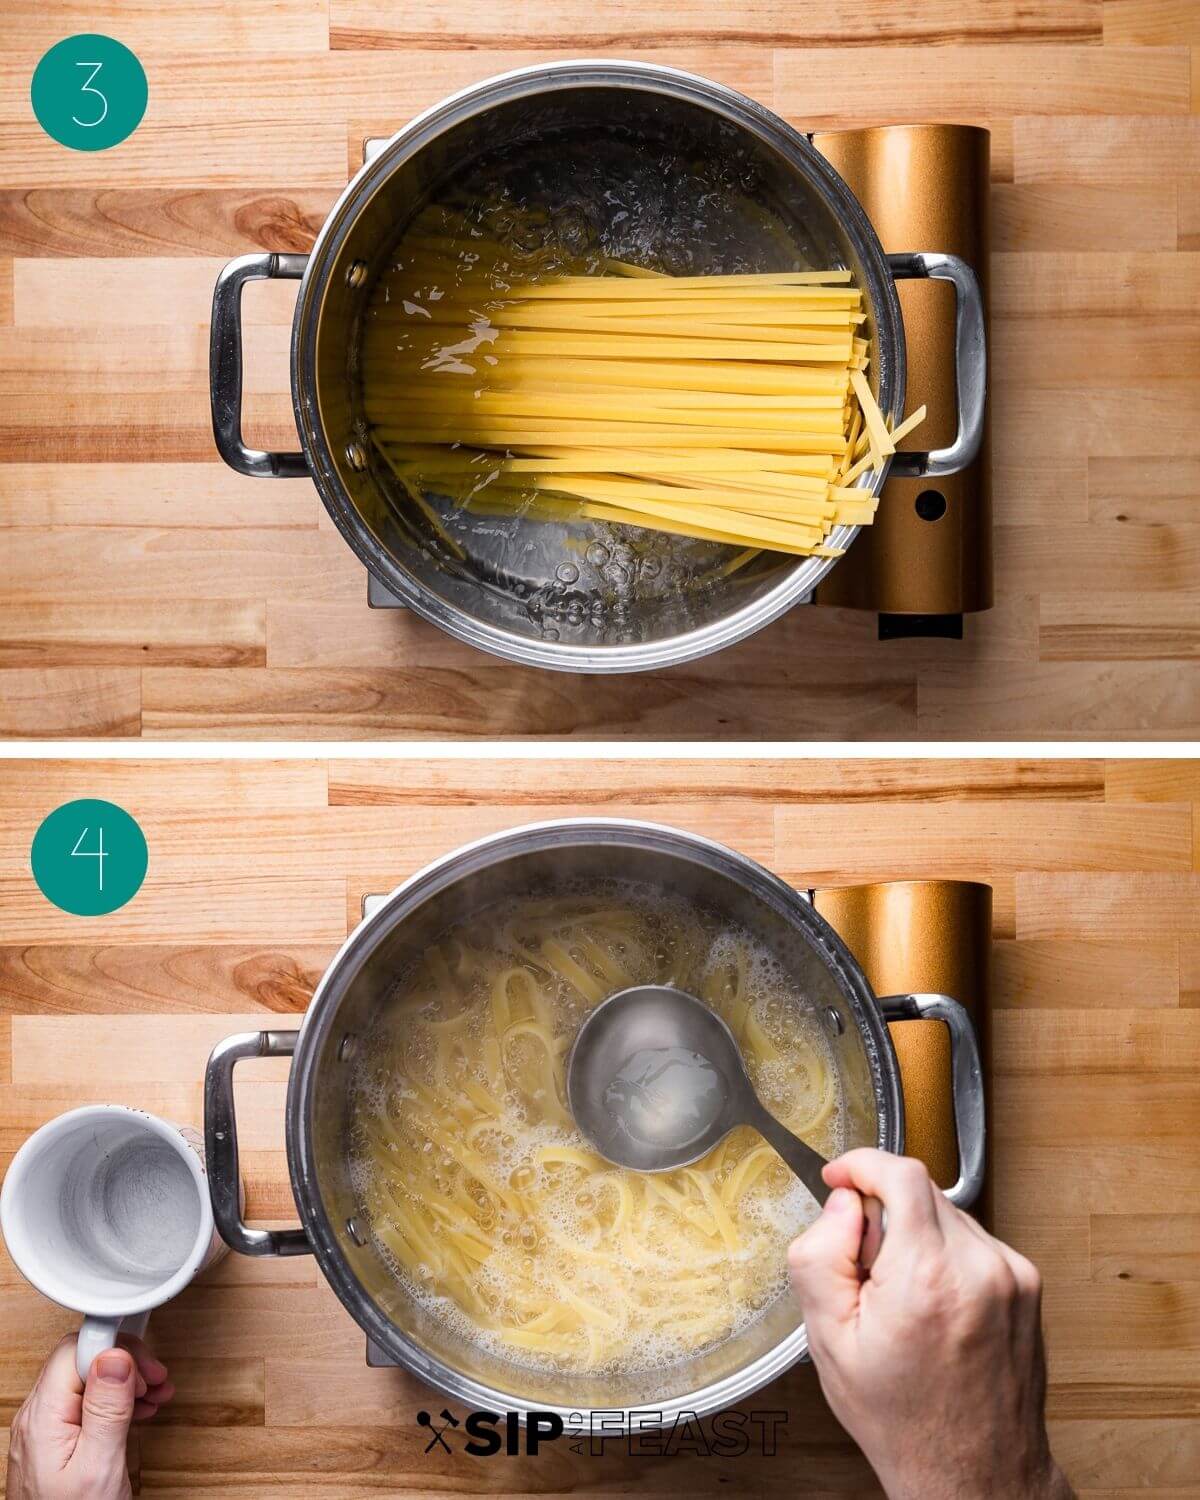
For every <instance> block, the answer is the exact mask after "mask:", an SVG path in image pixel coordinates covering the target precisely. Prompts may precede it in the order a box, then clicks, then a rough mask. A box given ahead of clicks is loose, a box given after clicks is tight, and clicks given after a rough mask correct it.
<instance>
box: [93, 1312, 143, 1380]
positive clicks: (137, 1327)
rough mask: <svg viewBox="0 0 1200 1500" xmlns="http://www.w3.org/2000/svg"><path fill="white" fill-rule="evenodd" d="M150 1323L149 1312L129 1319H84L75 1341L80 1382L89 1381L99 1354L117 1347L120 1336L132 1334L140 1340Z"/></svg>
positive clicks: (131, 1315) (131, 1316)
mask: <svg viewBox="0 0 1200 1500" xmlns="http://www.w3.org/2000/svg"><path fill="white" fill-rule="evenodd" d="M149 1321H150V1314H149V1313H148V1312H142V1313H130V1314H129V1316H128V1317H127V1318H96V1317H92V1316H91V1315H90V1314H89V1315H88V1317H86V1318H84V1320H83V1323H82V1324H81V1325H80V1329H79V1337H78V1338H77V1339H76V1340H75V1370H76V1373H77V1374H78V1376H79V1378H80V1380H82V1381H85V1382H86V1381H87V1378H88V1371H89V1370H90V1369H91V1368H92V1361H93V1360H94V1359H95V1358H96V1356H97V1354H103V1353H104V1351H105V1350H106V1349H112V1348H114V1347H115V1346H116V1342H117V1335H118V1334H121V1333H130V1334H133V1335H134V1337H135V1338H139V1339H140V1338H141V1337H142V1335H143V1334H144V1333H145V1331H146V1324H147V1323H149Z"/></svg>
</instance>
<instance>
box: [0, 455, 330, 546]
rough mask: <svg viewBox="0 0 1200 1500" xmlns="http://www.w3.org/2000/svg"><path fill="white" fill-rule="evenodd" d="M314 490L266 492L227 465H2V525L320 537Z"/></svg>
mask: <svg viewBox="0 0 1200 1500" xmlns="http://www.w3.org/2000/svg"><path fill="white" fill-rule="evenodd" d="M318 512H321V513H322V514H323V511H322V507H321V502H320V500H319V499H318V498H317V494H316V491H315V490H314V489H313V487H312V486H311V485H309V484H301V483H297V484H258V483H256V482H255V481H254V480H252V479H248V478H247V477H246V476H245V475H244V474H235V473H234V472H233V470H232V469H229V468H227V467H226V466H225V465H224V464H223V463H218V462H213V463H180V464H156V463H146V462H141V463H108V464H104V463H71V464H45V463H29V464H22V463H10V464H0V525H2V526H28V527H33V528H35V529H36V530H38V531H42V530H43V529H44V528H45V527H47V526H79V527H87V528H89V530H92V529H100V528H107V527H118V528H120V527H130V526H149V527H153V528H155V529H161V528H164V527H189V528H200V529H205V528H211V527H214V526H220V527H221V528H222V529H223V530H233V529H239V530H240V529H244V528H249V529H250V530H254V531H266V530H270V529H273V528H275V527H287V528H303V529H307V530H315V529H316V526H317V516H318Z"/></svg>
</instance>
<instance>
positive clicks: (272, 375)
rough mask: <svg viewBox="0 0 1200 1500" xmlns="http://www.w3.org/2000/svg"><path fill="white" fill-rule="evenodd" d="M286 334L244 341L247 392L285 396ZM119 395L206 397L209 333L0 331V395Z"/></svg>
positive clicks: (277, 329)
mask: <svg viewBox="0 0 1200 1500" xmlns="http://www.w3.org/2000/svg"><path fill="white" fill-rule="evenodd" d="M290 339H291V329H290V327H285V326H283V325H271V326H269V327H258V328H253V329H247V330H246V333H245V337H244V339H243V350H244V358H245V366H244V370H243V389H244V390H245V391H247V392H251V391H252V392H267V391H280V392H285V393H286V392H288V391H290V389H291V379H290V375H289V372H288V349H289V344H290ZM97 390H102V391H104V393H105V394H116V393H126V392H131V391H132V392H137V393H139V394H141V393H145V392H164V393H165V392H168V391H170V392H176V391H182V392H187V393H189V394H193V393H195V394H200V395H202V396H203V397H204V398H207V397H208V393H209V373H208V329H207V327H205V326H201V325H199V324H195V325H183V326H179V327H149V326H147V327H144V328H142V329H140V330H139V335H138V338H137V340H136V341H134V342H127V341H125V340H122V339H118V338H114V337H113V332H112V329H111V328H96V329H84V330H80V329H77V328H76V329H70V330H67V329H62V328H58V327H51V328H31V327H28V326H25V325H22V326H21V327H19V328H10V329H4V328H0V395H12V396H22V395H24V396H36V395H45V394H50V395H53V396H55V397H57V398H58V399H59V400H60V401H61V400H62V399H63V398H64V397H67V396H87V395H89V394H91V393H92V392H94V391H97Z"/></svg>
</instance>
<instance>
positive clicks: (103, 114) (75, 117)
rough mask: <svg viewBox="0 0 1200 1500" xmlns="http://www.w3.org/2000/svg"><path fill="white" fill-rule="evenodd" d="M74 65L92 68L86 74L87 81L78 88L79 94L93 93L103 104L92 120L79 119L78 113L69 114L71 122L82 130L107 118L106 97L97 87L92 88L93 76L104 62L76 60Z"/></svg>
mask: <svg viewBox="0 0 1200 1500" xmlns="http://www.w3.org/2000/svg"><path fill="white" fill-rule="evenodd" d="M75 66H76V67H77V68H91V70H92V71H91V72H90V73H89V74H88V76H87V82H86V83H85V84H84V85H83V86H82V88H81V89H80V90H79V92H80V93H81V94H95V96H96V98H97V99H99V101H100V103H101V104H102V105H103V106H104V107H103V109H101V111H100V113H99V114H98V115H97V116H96V118H95V119H94V120H81V119H80V118H79V117H78V115H72V116H71V120H72V122H73V123H74V124H76V125H81V126H82V127H83V128H84V130H91V129H92V128H93V126H96V125H99V124H101V123H102V122H103V121H104V120H105V119H107V118H108V99H107V97H106V96H105V95H104V94H102V93H101V92H100V90H99V89H94V88H93V87H92V79H93V78H95V76H96V74H97V73H98V72H99V71H100V69H101V68H102V67H103V66H104V64H103V63H87V62H77V63H76V64H75Z"/></svg>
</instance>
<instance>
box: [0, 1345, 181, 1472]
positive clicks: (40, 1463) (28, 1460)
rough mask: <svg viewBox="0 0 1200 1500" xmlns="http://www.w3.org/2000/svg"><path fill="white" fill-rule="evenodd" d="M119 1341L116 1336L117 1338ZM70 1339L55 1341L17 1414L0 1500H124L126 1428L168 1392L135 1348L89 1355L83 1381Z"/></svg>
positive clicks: (151, 1362) (160, 1368)
mask: <svg viewBox="0 0 1200 1500" xmlns="http://www.w3.org/2000/svg"><path fill="white" fill-rule="evenodd" d="M122 1337H123V1338H125V1336H124V1335H122ZM75 1346H76V1341H75V1336H74V1335H73V1334H72V1335H69V1336H68V1337H67V1338H64V1339H62V1340H61V1341H60V1342H59V1343H58V1345H57V1346H56V1347H55V1349H54V1350H53V1352H52V1353H51V1355H50V1358H49V1359H48V1360H47V1361H46V1363H45V1366H44V1367H43V1369H42V1372H41V1374H40V1375H39V1376H38V1378H37V1382H36V1384H35V1385H34V1387H33V1390H32V1391H30V1393H29V1395H28V1396H27V1397H26V1399H25V1402H24V1405H23V1406H22V1407H21V1409H20V1411H18V1412H17V1415H16V1417H15V1418H14V1419H13V1424H12V1438H11V1441H10V1443H9V1450H8V1481H7V1485H6V1487H5V1494H6V1496H7V1500H129V1497H130V1496H131V1494H132V1490H131V1486H130V1482H129V1470H128V1467H127V1465H126V1459H125V1440H126V1438H127V1436H128V1433H129V1424H130V1422H131V1421H133V1420H138V1421H142V1420H145V1419H146V1418H148V1417H152V1416H154V1415H155V1414H156V1413H157V1412H158V1410H159V1408H160V1407H162V1406H165V1405H166V1404H167V1402H168V1401H170V1399H171V1397H172V1396H173V1395H174V1387H173V1386H172V1385H171V1382H170V1381H169V1380H168V1379H167V1368H166V1366H165V1365H164V1364H162V1363H160V1361H158V1360H157V1359H155V1358H154V1356H153V1355H152V1354H151V1353H150V1351H149V1350H148V1349H147V1348H146V1346H145V1344H143V1343H142V1341H141V1339H137V1338H128V1339H126V1340H125V1346H124V1347H122V1348H119V1349H111V1350H108V1351H107V1352H106V1353H104V1354H100V1355H98V1356H97V1358H96V1360H95V1362H94V1364H93V1366H92V1369H91V1371H90V1373H89V1375H88V1379H87V1382H86V1384H85V1383H84V1382H83V1381H81V1380H80V1378H79V1375H78V1372H77V1371H76V1369H75Z"/></svg>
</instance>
